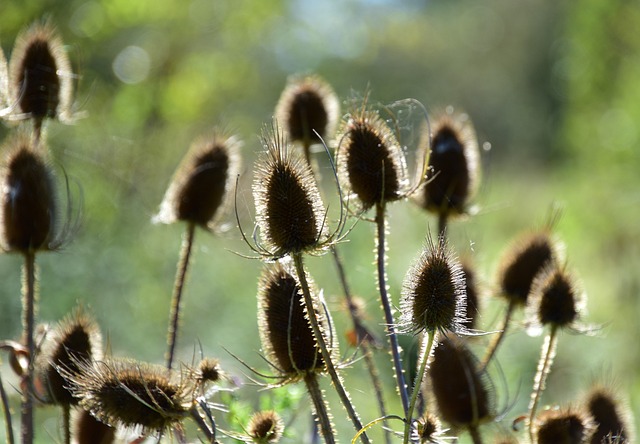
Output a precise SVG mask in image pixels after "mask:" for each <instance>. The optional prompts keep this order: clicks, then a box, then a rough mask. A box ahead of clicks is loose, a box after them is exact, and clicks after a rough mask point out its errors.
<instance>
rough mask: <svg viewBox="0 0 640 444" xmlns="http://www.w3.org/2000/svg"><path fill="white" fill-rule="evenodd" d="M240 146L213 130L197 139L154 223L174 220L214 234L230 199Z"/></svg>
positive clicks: (234, 140) (175, 176)
mask: <svg viewBox="0 0 640 444" xmlns="http://www.w3.org/2000/svg"><path fill="white" fill-rule="evenodd" d="M240 146H241V142H240V141H239V140H238V139H237V138H236V137H235V136H228V135H224V134H223V133H221V132H220V131H218V130H216V131H214V132H213V133H211V134H209V135H206V136H203V137H200V138H198V139H196V140H195V141H194V142H193V144H192V145H191V148H190V149H189V152H188V153H187V155H186V156H185V157H184V159H183V160H182V163H181V164H180V166H179V167H178V170H177V171H176V173H175V175H174V177H173V180H172V182H171V185H169V188H168V190H167V193H166V194H165V197H164V199H163V201H162V204H161V206H160V211H159V213H158V215H157V216H156V217H155V218H154V220H155V221H157V222H163V223H173V222H175V221H177V220H180V221H185V222H189V223H193V224H195V225H199V226H201V227H203V228H205V229H211V230H214V229H215V228H216V226H217V225H218V222H219V221H220V217H221V216H222V215H223V214H224V210H225V209H226V207H228V204H229V202H230V198H231V197H232V196H233V192H232V190H233V186H234V184H235V180H236V176H237V175H238V173H239V170H240V154H239V150H240Z"/></svg>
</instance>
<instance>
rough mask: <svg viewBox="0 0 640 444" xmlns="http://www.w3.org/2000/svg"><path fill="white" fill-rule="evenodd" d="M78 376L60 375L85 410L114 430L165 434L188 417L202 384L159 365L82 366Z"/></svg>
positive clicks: (124, 361)
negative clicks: (120, 428)
mask: <svg viewBox="0 0 640 444" xmlns="http://www.w3.org/2000/svg"><path fill="white" fill-rule="evenodd" d="M78 369H79V372H78V373H71V372H68V371H65V370H64V369H61V370H60V373H61V374H62V376H63V377H64V378H65V379H66V380H67V385H68V387H69V390H70V391H71V392H72V393H73V395H74V396H75V397H77V398H79V400H80V401H79V404H80V407H82V408H83V409H85V410H87V411H89V412H90V413H91V414H92V415H93V416H95V417H96V418H97V419H98V420H99V421H102V422H104V423H106V424H108V425H111V426H114V427H115V426H122V427H125V428H129V429H136V430H138V431H141V432H142V433H143V434H154V433H155V434H161V433H162V432H164V431H165V430H167V429H168V428H170V427H173V426H176V425H178V424H180V423H181V421H182V420H183V419H184V418H185V417H186V416H187V415H188V412H189V409H190V408H191V407H192V405H193V402H194V398H195V396H194V393H195V390H196V386H197V384H196V381H195V380H194V379H192V378H191V375H190V374H189V372H182V374H180V375H178V374H176V373H175V372H171V371H169V370H167V369H166V368H164V367H162V366H158V365H152V364H147V363H144V362H137V361H134V360H131V359H116V358H108V359H105V360H103V361H94V362H90V363H86V362H78Z"/></svg>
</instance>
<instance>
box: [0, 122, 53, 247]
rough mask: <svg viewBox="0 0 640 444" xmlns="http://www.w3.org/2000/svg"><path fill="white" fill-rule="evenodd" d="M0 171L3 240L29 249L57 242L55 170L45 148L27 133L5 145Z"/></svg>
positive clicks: (0, 240) (6, 244) (7, 244)
mask: <svg viewBox="0 0 640 444" xmlns="http://www.w3.org/2000/svg"><path fill="white" fill-rule="evenodd" d="M3 151H4V152H5V158H4V161H3V164H2V169H1V171H0V190H2V191H1V193H2V194H1V195H0V199H1V201H0V205H1V208H0V244H1V246H2V249H4V250H5V251H8V252H20V253H27V252H30V251H31V252H33V251H38V250H48V249H52V248H54V247H55V245H56V228H57V222H58V214H57V198H56V186H55V181H54V177H53V171H52V169H51V167H50V165H49V163H48V162H47V160H46V158H45V156H44V154H43V151H44V150H42V149H39V147H37V146H34V143H33V142H32V141H31V140H30V139H29V138H27V137H26V136H24V135H19V136H17V137H14V138H12V140H10V141H9V142H8V143H7V145H6V146H5V147H4V148H3Z"/></svg>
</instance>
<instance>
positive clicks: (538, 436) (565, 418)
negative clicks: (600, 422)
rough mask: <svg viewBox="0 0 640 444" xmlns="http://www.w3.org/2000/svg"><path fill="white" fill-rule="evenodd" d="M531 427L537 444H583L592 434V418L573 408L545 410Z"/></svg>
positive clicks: (588, 440)
mask: <svg viewBox="0 0 640 444" xmlns="http://www.w3.org/2000/svg"><path fill="white" fill-rule="evenodd" d="M532 427H533V435H534V437H535V440H536V443H537V444H558V443H563V444H565V443H566V444H584V443H588V442H590V439H591V436H592V435H593V432H594V424H593V420H592V418H591V417H590V416H589V415H587V414H586V413H585V412H582V411H580V410H577V409H575V408H568V409H557V408H556V409H549V410H546V411H544V412H542V413H541V414H540V415H538V416H537V418H536V420H535V423H534V424H533V425H532Z"/></svg>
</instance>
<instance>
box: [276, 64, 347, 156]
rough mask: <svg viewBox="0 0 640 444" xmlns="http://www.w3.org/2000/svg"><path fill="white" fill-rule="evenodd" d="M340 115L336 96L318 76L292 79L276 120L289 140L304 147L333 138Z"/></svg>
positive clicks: (279, 103) (285, 91) (277, 112)
mask: <svg viewBox="0 0 640 444" xmlns="http://www.w3.org/2000/svg"><path fill="white" fill-rule="evenodd" d="M339 114H340V102H339V101H338V97H337V96H336V93H335V92H334V91H333V88H331V85H329V84H328V83H327V82H325V81H324V80H323V79H321V78H320V77H319V76H316V75H309V76H293V77H291V78H289V80H288V81H287V86H286V87H285V89H284V91H283V92H282V95H281V96H280V100H279V101H278V105H277V106H276V120H277V121H278V122H281V124H282V125H283V126H284V130H285V131H286V133H287V135H288V137H289V140H291V141H292V142H301V143H303V144H305V145H311V144H312V143H320V142H321V141H322V140H321V139H320V138H322V139H326V138H327V137H331V136H332V135H333V132H334V131H335V129H336V124H337V122H338V116H339ZM314 131H315V132H314ZM315 133H318V135H319V137H320V138H319V137H318V135H316V134H315Z"/></svg>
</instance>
